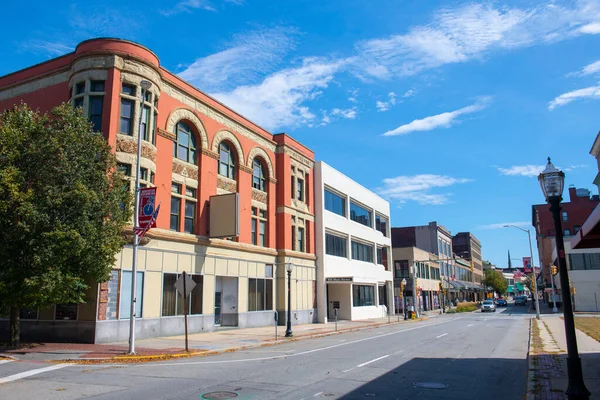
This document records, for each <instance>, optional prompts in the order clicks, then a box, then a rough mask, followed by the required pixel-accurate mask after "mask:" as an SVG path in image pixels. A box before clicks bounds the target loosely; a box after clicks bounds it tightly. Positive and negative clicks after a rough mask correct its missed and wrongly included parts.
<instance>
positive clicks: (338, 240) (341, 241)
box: [325, 233, 348, 257]
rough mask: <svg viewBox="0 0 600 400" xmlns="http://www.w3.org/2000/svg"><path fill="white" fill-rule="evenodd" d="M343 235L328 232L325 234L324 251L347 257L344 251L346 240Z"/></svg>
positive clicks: (331, 254)
mask: <svg viewBox="0 0 600 400" xmlns="http://www.w3.org/2000/svg"><path fill="white" fill-rule="evenodd" d="M347 241H348V240H347V239H346V238H343V237H339V236H335V235H332V234H330V233H326V234H325V253H326V254H329V255H330V256H337V257H348V255H347V252H346V242H347Z"/></svg>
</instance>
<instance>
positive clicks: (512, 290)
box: [506, 285, 515, 293]
mask: <svg viewBox="0 0 600 400" xmlns="http://www.w3.org/2000/svg"><path fill="white" fill-rule="evenodd" d="M514 292H515V287H514V286H513V285H508V287H507V288H506V293H514Z"/></svg>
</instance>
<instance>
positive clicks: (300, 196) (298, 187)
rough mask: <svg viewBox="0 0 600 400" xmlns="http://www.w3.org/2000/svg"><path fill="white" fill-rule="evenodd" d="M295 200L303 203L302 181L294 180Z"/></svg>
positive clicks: (299, 179)
mask: <svg viewBox="0 0 600 400" xmlns="http://www.w3.org/2000/svg"><path fill="white" fill-rule="evenodd" d="M296 198H297V199H298V200H300V201H304V179H301V178H297V179H296Z"/></svg>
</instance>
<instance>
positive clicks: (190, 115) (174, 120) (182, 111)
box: [159, 108, 208, 153]
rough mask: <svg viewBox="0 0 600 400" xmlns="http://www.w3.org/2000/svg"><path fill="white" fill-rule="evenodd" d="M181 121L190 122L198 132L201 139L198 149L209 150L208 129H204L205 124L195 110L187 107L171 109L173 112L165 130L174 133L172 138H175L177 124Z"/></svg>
mask: <svg viewBox="0 0 600 400" xmlns="http://www.w3.org/2000/svg"><path fill="white" fill-rule="evenodd" d="M180 121H185V122H187V123H188V124H190V125H191V127H192V129H193V130H194V131H195V133H196V134H197V139H200V141H199V142H198V141H197V142H196V151H199V150H200V149H202V151H203V153H204V151H205V150H208V135H207V134H206V129H204V125H203V124H202V121H201V120H200V118H199V117H198V116H197V115H196V114H195V113H194V112H193V111H191V110H188V109H187V108H177V109H175V110H173V111H171V114H169V117H168V118H167V123H166V126H165V130H164V131H166V132H167V133H168V134H172V135H173V136H172V137H171V138H170V139H171V140H175V136H174V135H175V126H176V125H177V124H178V123H179V122H180ZM159 129H160V128H159ZM161 130H162V129H161Z"/></svg>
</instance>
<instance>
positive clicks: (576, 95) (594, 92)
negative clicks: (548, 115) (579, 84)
mask: <svg viewBox="0 0 600 400" xmlns="http://www.w3.org/2000/svg"><path fill="white" fill-rule="evenodd" d="M580 99H600V85H598V86H590V87H586V88H583V89H577V90H573V91H571V92H567V93H563V94H561V95H560V96H557V97H555V98H554V100H552V101H551V102H550V103H548V110H550V111H552V110H554V109H555V108H556V107H561V106H564V105H566V104H569V103H571V102H573V101H575V100H580Z"/></svg>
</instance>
